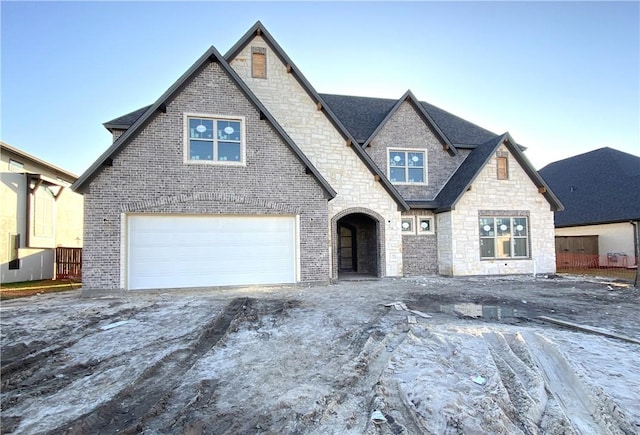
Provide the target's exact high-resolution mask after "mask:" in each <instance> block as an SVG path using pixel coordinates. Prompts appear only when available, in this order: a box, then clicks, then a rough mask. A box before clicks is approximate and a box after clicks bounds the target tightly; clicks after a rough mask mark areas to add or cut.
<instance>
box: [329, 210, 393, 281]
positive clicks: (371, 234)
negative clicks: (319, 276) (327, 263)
mask: <svg viewBox="0 0 640 435" xmlns="http://www.w3.org/2000/svg"><path fill="white" fill-rule="evenodd" d="M369 213H371V212H369ZM369 213H367V212H364V211H352V212H349V211H345V212H343V213H341V214H340V215H337V216H336V217H334V219H332V221H333V231H334V232H333V234H334V235H335V239H334V240H335V242H334V243H333V245H334V258H335V261H334V272H335V273H334V277H338V278H341V277H342V278H345V277H354V276H356V277H358V276H376V277H378V276H382V267H381V264H382V263H381V258H382V254H383V246H382V243H381V240H383V237H382V236H381V232H382V225H381V224H380V222H381V219H380V217H379V216H376V215H374V214H369Z"/></svg>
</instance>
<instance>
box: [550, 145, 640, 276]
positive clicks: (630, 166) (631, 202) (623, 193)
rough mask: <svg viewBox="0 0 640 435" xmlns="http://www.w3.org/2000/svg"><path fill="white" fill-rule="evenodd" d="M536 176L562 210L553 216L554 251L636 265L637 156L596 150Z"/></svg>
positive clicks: (639, 213) (639, 189)
mask: <svg viewBox="0 0 640 435" xmlns="http://www.w3.org/2000/svg"><path fill="white" fill-rule="evenodd" d="M540 175H542V177H543V178H544V179H545V180H546V181H547V183H549V186H550V187H551V188H552V189H553V191H554V192H555V193H556V194H557V195H558V197H559V198H560V200H561V201H562V203H563V204H564V206H565V210H564V211H557V212H556V213H555V226H556V250H557V252H558V253H563V252H566V253H572V254H586V255H598V256H599V263H600V266H632V265H634V264H637V259H636V258H635V257H636V252H637V246H636V244H637V240H638V235H637V231H638V227H637V225H638V223H639V222H640V157H638V156H634V155H632V154H628V153H624V152H622V151H617V150H614V149H612V148H608V147H606V148H600V149H597V150H594V151H590V152H588V153H585V154H580V155H577V156H574V157H570V158H568V159H564V160H559V161H557V162H554V163H550V164H549V165H547V166H545V167H544V168H542V169H541V170H540Z"/></svg>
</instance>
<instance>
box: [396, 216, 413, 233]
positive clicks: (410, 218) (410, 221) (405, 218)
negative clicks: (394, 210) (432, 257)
mask: <svg viewBox="0 0 640 435" xmlns="http://www.w3.org/2000/svg"><path fill="white" fill-rule="evenodd" d="M405 222H406V223H408V224H409V228H407V229H405V228H404V224H405ZM400 232H402V234H403V235H412V234H415V233H416V217H415V216H403V217H402V218H400Z"/></svg>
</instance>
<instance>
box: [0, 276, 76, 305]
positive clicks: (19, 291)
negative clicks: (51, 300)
mask: <svg viewBox="0 0 640 435" xmlns="http://www.w3.org/2000/svg"><path fill="white" fill-rule="evenodd" d="M80 287H82V283H79V282H75V281H74V282H72V281H66V280H58V281H56V280H52V279H45V280H39V281H25V282H10V283H3V284H2V286H1V287H0V300H3V301H4V300H8V299H15V298H23V297H27V296H33V295H37V294H44V293H57V292H64V291H69V290H75V289H79V288H80Z"/></svg>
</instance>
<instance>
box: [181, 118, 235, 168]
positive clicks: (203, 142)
mask: <svg viewBox="0 0 640 435" xmlns="http://www.w3.org/2000/svg"><path fill="white" fill-rule="evenodd" d="M243 124H244V122H243V119H241V118H221V117H215V118H209V117H202V116H187V134H186V136H187V138H188V139H187V146H186V160H187V161H188V162H190V163H194V162H198V163H207V162H208V163H211V162H213V163H220V164H238V163H240V164H242V163H244V134H243Z"/></svg>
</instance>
